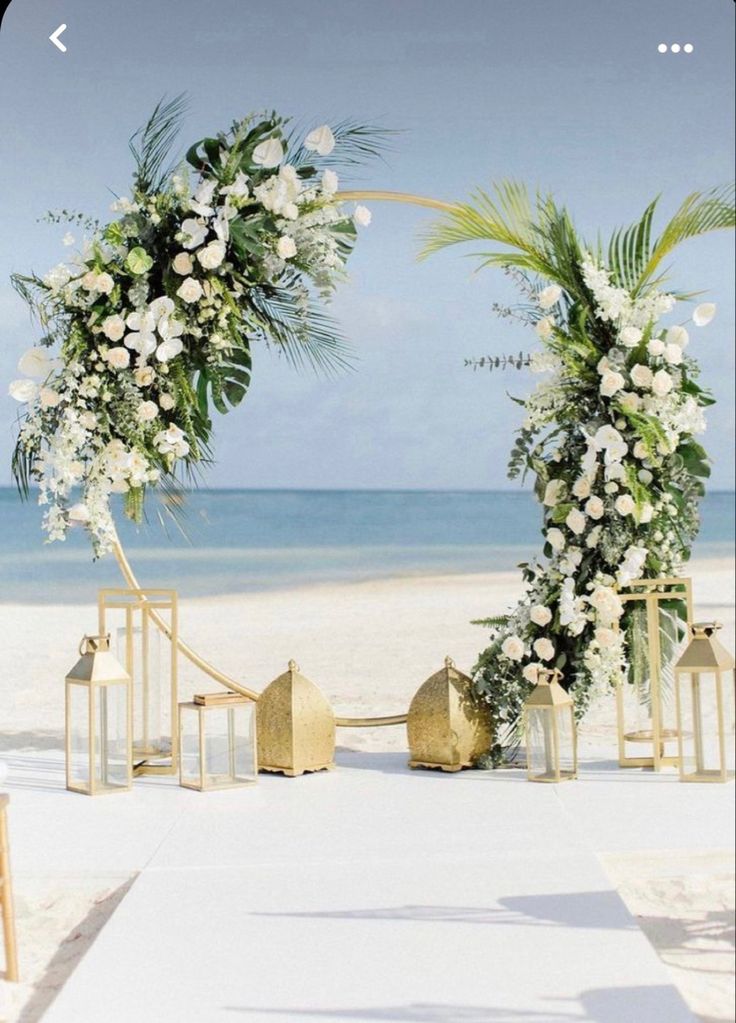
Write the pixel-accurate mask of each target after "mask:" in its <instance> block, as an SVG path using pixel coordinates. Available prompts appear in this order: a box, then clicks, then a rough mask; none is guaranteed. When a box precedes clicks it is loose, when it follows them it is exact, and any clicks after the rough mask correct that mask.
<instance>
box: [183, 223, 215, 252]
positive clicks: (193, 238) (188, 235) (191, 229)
mask: <svg viewBox="0 0 736 1023" xmlns="http://www.w3.org/2000/svg"><path fill="white" fill-rule="evenodd" d="M208 231H209V228H208V227H207V225H206V224H203V223H202V222H201V221H200V220H193V219H192V218H191V217H187V219H186V220H183V221H182V224H181V235H182V242H181V243H182V245H183V246H184V248H185V249H198V248H199V246H200V245H201V244H202V242H203V241H204V240H205V238H206V237H207V232H208Z"/></svg>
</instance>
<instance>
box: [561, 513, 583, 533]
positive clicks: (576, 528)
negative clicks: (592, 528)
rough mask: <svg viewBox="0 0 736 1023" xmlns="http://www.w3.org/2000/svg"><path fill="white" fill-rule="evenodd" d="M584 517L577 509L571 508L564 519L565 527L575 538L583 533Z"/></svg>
mask: <svg viewBox="0 0 736 1023" xmlns="http://www.w3.org/2000/svg"><path fill="white" fill-rule="evenodd" d="M585 521H586V520H585V515H583V513H582V512H581V511H580V510H579V509H578V508H572V509H571V510H570V511H569V512H568V515H567V518H566V519H565V525H566V526H567V528H568V529H569V530H570V531H571V532H572V533H574V534H575V535H576V536H580V534H581V533H583V532H584V531H585Z"/></svg>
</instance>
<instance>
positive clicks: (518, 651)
mask: <svg viewBox="0 0 736 1023" xmlns="http://www.w3.org/2000/svg"><path fill="white" fill-rule="evenodd" d="M501 653H502V654H503V655H504V657H508V659H509V660H510V661H520V660H521V659H522V657H523V656H524V644H523V643H522V641H521V640H520V639H519V637H518V636H507V637H506V639H505V640H504V641H503V643H502V644H501Z"/></svg>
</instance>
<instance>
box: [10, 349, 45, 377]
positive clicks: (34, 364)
mask: <svg viewBox="0 0 736 1023" xmlns="http://www.w3.org/2000/svg"><path fill="white" fill-rule="evenodd" d="M51 369H52V366H51V360H50V359H49V353H48V352H47V351H46V349H45V348H40V347H35V348H29V349H27V351H25V352H23V354H22V355H21V357H20V359H18V370H19V372H20V373H24V374H25V375H26V376H27V377H35V378H36V379H37V380H45V379H46V377H47V376H48V375H49V373H50V372H51Z"/></svg>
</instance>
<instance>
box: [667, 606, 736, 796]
mask: <svg viewBox="0 0 736 1023" xmlns="http://www.w3.org/2000/svg"><path fill="white" fill-rule="evenodd" d="M720 628H721V624H720V622H699V623H697V624H694V625H693V626H692V627H691V635H692V639H691V640H690V643H689V644H688V646H687V647H686V649H685V651H684V653H683V655H682V657H681V658H680V660H679V661H678V662H677V664H676V666H675V693H676V695H677V732H678V739H679V753H680V781H719V782H725V781H730V780H731V779H732V778H733V777H734V704H735V703H736V699H735V694H734V686H735V685H736V677H735V675H734V659H733V657H732V656H731V654H730V653H729V652H728V650H726V648H725V647H724V646H722V645H721V643H719V641H718V639H717V638H716V632H717V631H718V630H719V629H720Z"/></svg>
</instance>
